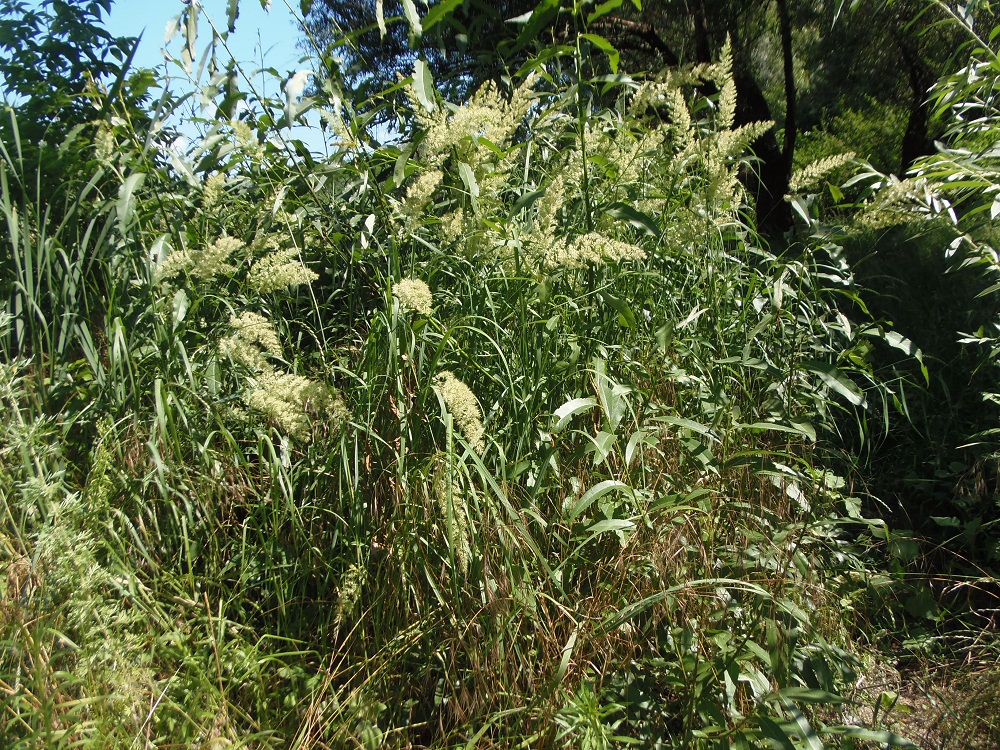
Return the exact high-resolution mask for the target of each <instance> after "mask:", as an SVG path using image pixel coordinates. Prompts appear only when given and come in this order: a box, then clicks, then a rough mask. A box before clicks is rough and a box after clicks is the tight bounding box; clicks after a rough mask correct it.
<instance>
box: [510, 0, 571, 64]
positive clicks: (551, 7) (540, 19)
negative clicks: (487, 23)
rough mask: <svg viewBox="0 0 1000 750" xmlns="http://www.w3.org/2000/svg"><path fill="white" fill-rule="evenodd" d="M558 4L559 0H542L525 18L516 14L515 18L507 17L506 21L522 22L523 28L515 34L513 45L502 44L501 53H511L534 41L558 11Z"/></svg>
mask: <svg viewBox="0 0 1000 750" xmlns="http://www.w3.org/2000/svg"><path fill="white" fill-rule="evenodd" d="M559 5H560V0H542V1H541V2H540V3H539V4H538V5H536V6H535V9H534V10H533V11H531V15H529V16H527V18H525V17H524V16H518V17H517V18H511V19H508V21H507V22H508V23H524V28H523V29H521V33H520V34H518V35H517V39H516V40H514V43H513V45H510V44H504V45H503V47H502V49H501V50H500V51H501V53H502V54H504V55H513V54H516V53H518V52H520V51H521V50H523V49H524V48H525V47H527V46H528V45H529V44H531V43H532V42H534V41H535V40H536V39H537V38H538V35H539V34H541V33H542V29H544V28H545V27H546V26H547V25H548V23H549V22H550V21H551V20H552V19H553V18H554V17H555V16H556V14H557V13H558V12H559ZM526 15H527V14H526Z"/></svg>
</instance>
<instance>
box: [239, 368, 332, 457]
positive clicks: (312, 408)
mask: <svg viewBox="0 0 1000 750" xmlns="http://www.w3.org/2000/svg"><path fill="white" fill-rule="evenodd" d="M246 401H247V405H248V406H250V407H251V408H253V409H255V410H257V411H259V412H262V413H263V414H266V415H267V416H268V417H270V418H271V419H272V420H273V421H274V422H275V423H276V424H277V425H278V427H279V428H280V429H282V430H283V431H284V432H286V433H287V434H288V435H290V436H291V437H293V438H295V439H297V440H301V441H302V442H309V440H310V439H311V438H312V423H313V420H312V417H313V416H314V415H315V416H322V417H324V418H326V419H328V420H329V421H330V423H331V425H332V426H333V427H334V428H336V427H339V426H340V425H341V424H343V423H344V422H345V421H346V420H347V419H348V418H349V416H350V415H349V412H348V410H347V407H346V406H345V404H344V402H343V400H342V399H341V398H340V396H339V395H338V394H337V393H335V392H332V391H331V390H330V389H329V388H327V387H326V386H325V385H323V384H322V383H318V382H316V381H315V380H310V379H309V378H307V377H304V376H302V375H292V374H288V373H285V374H277V373H274V372H265V373H263V374H262V375H260V376H259V377H258V378H256V382H255V385H254V387H253V389H251V391H250V392H249V394H247V397H246Z"/></svg>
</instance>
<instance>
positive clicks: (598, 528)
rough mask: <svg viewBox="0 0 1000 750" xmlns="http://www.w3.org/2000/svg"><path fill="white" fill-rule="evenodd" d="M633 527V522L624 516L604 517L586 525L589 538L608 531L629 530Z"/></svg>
mask: <svg viewBox="0 0 1000 750" xmlns="http://www.w3.org/2000/svg"><path fill="white" fill-rule="evenodd" d="M634 528H635V522H633V521H629V520H627V519H624V518H606V519H604V520H603V521H598V522H597V523H594V524H591V525H590V526H588V527H587V533H588V534H590V537H591V539H593V538H594V537H596V536H599V535H601V534H604V533H605V532H608V531H631V530H632V529H634Z"/></svg>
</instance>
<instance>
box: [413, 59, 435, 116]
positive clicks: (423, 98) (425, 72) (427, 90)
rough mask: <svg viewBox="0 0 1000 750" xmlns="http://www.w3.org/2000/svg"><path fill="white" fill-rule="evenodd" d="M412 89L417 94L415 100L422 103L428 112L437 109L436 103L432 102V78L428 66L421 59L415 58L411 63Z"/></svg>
mask: <svg viewBox="0 0 1000 750" xmlns="http://www.w3.org/2000/svg"><path fill="white" fill-rule="evenodd" d="M413 90H414V91H415V92H416V94H417V101H419V102H420V103H421V104H422V105H423V107H424V109H426V110H427V111H428V112H433V111H434V110H436V109H437V105H436V104H435V103H434V102H435V98H434V79H433V78H432V77H431V69H430V67H428V65H427V63H426V62H425V61H423V60H417V61H416V62H415V63H413Z"/></svg>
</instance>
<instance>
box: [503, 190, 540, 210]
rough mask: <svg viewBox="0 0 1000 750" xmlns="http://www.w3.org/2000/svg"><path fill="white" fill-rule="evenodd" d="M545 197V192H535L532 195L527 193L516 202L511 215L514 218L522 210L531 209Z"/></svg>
mask: <svg viewBox="0 0 1000 750" xmlns="http://www.w3.org/2000/svg"><path fill="white" fill-rule="evenodd" d="M543 195H545V191H544V190H533V191H531V192H530V193H525V194H524V195H522V196H521V197H520V198H518V199H517V200H516V201H515V202H514V207H513V208H512V209H511V210H510V215H511V216H513V215H514V214H516V213H517V212H518V211H520V210H522V209H525V208H530V207H531V206H532V205H533V204H534V202H535V201H537V200H538V199H539V198H541V197H542V196H543Z"/></svg>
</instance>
